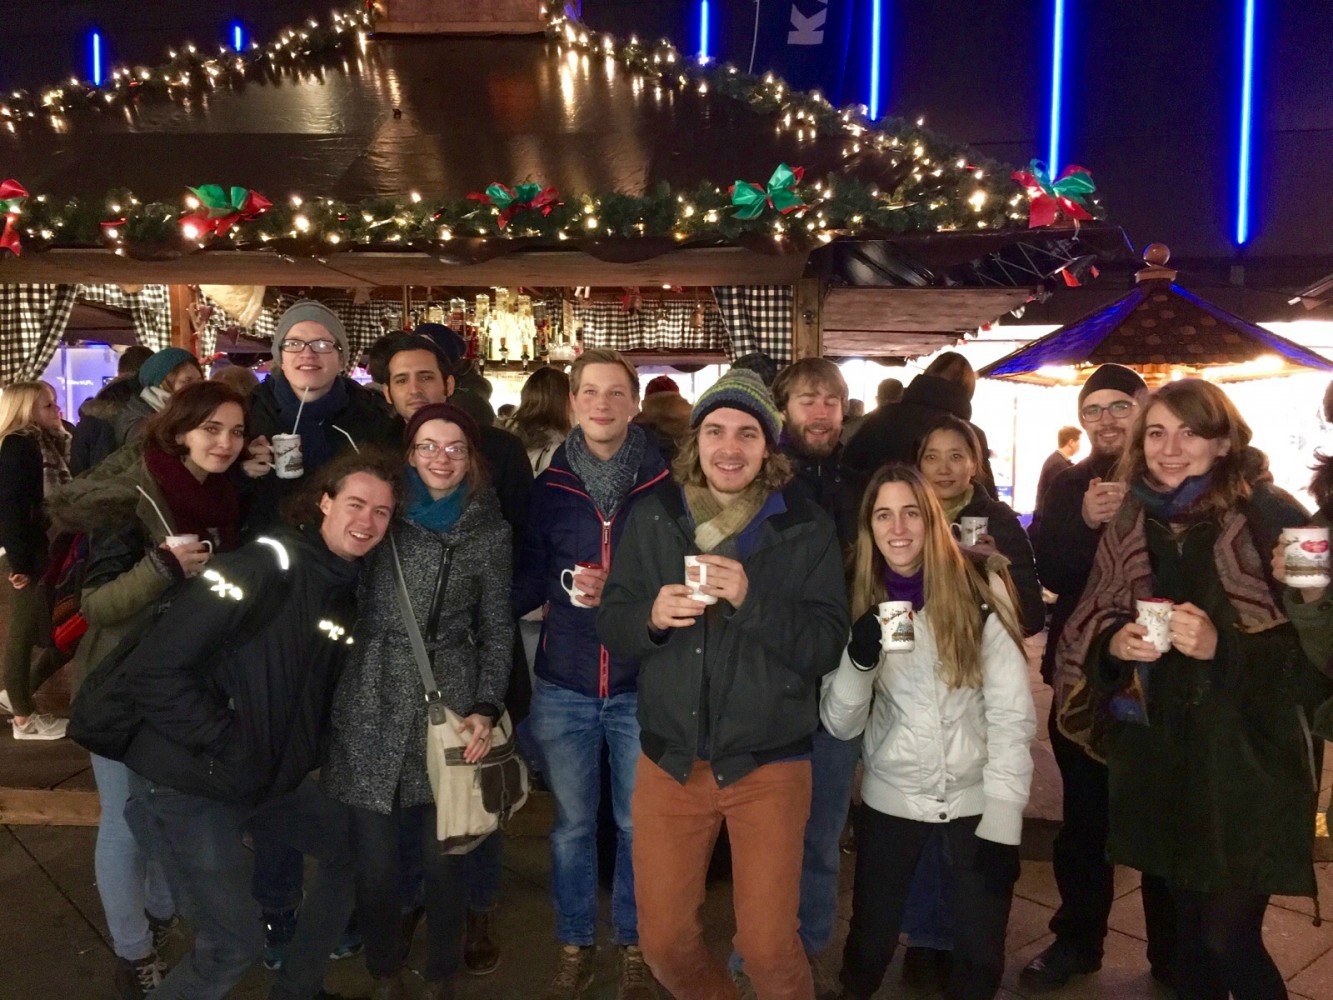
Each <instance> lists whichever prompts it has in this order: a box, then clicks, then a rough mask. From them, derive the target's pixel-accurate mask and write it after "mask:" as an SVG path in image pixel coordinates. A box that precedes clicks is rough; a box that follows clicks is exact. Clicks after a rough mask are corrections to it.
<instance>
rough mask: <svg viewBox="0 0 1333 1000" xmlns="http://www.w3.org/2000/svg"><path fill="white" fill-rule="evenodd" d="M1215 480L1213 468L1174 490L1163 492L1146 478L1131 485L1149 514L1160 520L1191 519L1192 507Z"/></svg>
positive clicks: (1132, 491)
mask: <svg viewBox="0 0 1333 1000" xmlns="http://www.w3.org/2000/svg"><path fill="white" fill-rule="evenodd" d="M1212 481H1213V470H1212V469H1209V470H1208V471H1207V472H1205V473H1204V474H1203V475H1202V476H1190V477H1189V478H1187V479H1186V480H1185V481H1184V482H1183V483H1181V484H1180V485H1179V486H1177V487H1176V488H1175V489H1173V490H1168V491H1166V492H1163V491H1161V490H1155V489H1153V488H1152V487H1151V486H1149V485H1148V484H1147V483H1146V482H1145V481H1144V480H1142V479H1139V480H1137V481H1135V482H1134V483H1132V484H1131V485H1130V487H1129V489H1130V492H1131V493H1133V494H1134V496H1135V498H1136V499H1137V500H1138V501H1139V503H1141V504H1143V509H1144V510H1145V511H1147V512H1148V516H1149V517H1152V518H1156V519H1157V520H1159V521H1165V522H1168V523H1169V522H1171V521H1187V520H1190V516H1189V513H1190V508H1191V507H1193V506H1194V502H1195V501H1196V500H1198V499H1199V497H1201V496H1203V495H1204V494H1205V493H1207V492H1208V487H1209V486H1210V485H1211V484H1212Z"/></svg>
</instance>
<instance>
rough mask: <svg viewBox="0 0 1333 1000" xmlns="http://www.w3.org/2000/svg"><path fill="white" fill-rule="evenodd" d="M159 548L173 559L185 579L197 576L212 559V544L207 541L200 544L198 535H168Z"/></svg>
mask: <svg viewBox="0 0 1333 1000" xmlns="http://www.w3.org/2000/svg"><path fill="white" fill-rule="evenodd" d="M161 548H164V549H166V550H167V551H168V552H170V553H171V554H172V556H174V557H175V559H176V562H178V563H179V564H180V568H181V572H182V573H184V574H185V575H186V576H187V577H191V576H198V575H199V574H200V573H201V572H203V569H204V567H205V566H206V565H208V560H209V559H211V558H213V543H212V542H210V541H208V540H207V539H205V540H204V541H202V542H201V541H200V540H199V536H198V535H168V536H167V539H166V541H164V542H163V543H162V545H161Z"/></svg>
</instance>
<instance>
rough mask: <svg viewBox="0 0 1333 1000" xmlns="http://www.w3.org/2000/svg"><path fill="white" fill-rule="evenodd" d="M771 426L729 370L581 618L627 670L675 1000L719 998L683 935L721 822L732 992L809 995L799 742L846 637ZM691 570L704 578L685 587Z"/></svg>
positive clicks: (807, 513)
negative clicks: (738, 981)
mask: <svg viewBox="0 0 1333 1000" xmlns="http://www.w3.org/2000/svg"><path fill="white" fill-rule="evenodd" d="M781 421H782V417H781V414H780V413H779V412H778V410H777V407H776V406H775V405H774V403H773V398H772V396H770V395H769V393H768V390H767V389H766V388H765V387H764V385H763V383H762V382H761V381H760V380H759V378H758V377H757V376H756V375H754V373H752V372H748V371H738V370H736V369H732V370H731V371H730V372H728V373H727V374H726V375H724V376H723V377H722V378H721V379H719V380H718V381H717V382H716V383H715V384H714V385H713V386H711V387H710V388H709V389H708V390H707V391H705V392H704V393H703V395H701V396H700V397H699V401H698V402H697V403H696V404H695V406H694V410H693V411H692V415H691V424H692V427H693V429H694V431H693V433H692V434H691V436H690V437H688V438H687V439H686V440H685V442H684V443H683V444H682V446H681V451H680V454H679V455H677V457H676V465H675V470H676V477H677V482H675V483H663V484H661V485H659V486H658V487H657V488H656V489H654V491H653V492H651V493H649V494H648V495H646V496H645V497H644V498H643V500H641V501H640V502H639V504H638V505H637V506H636V507H635V508H634V511H633V512H632V513H631V515H630V521H629V524H628V526H627V527H626V530H625V535H624V537H623V538H622V539H621V543H620V548H619V550H618V551H617V557H616V561H615V562H614V563H612V565H611V573H610V577H609V579H608V580H607V583H606V587H605V590H604V591H603V593H602V599H601V600H602V604H601V612H600V614H599V615H598V619H597V631H598V634H599V636H600V637H601V639H602V642H603V643H605V645H606V647H607V649H609V650H610V651H611V653H612V654H613V655H617V656H629V657H637V658H639V659H640V661H641V667H640V673H639V723H640V726H641V729H642V746H643V754H642V756H641V757H640V758H639V766H638V773H637V775H636V778H635V787H634V798H633V822H634V874H635V895H636V898H637V901H638V906H639V935H640V942H641V944H642V947H643V951H644V955H645V957H646V958H647V961H648V964H649V966H650V967H651V968H652V970H653V972H654V974H655V975H656V976H657V978H658V980H659V981H660V982H661V983H662V984H663V985H664V986H665V987H666V988H667V989H669V990H670V991H671V992H672V994H673V995H675V996H678V997H695V996H699V997H702V996H708V997H721V996H730V995H732V994H733V993H734V989H735V987H734V986H733V984H732V982H731V978H730V977H729V976H728V974H727V969H726V967H725V966H724V965H723V964H722V963H720V962H718V961H717V959H716V958H714V957H713V956H712V955H711V954H710V952H709V950H708V949H707V947H705V945H704V941H703V934H702V930H701V927H700V924H699V907H700V905H701V904H702V903H703V900H704V892H705V876H706V874H707V868H708V858H709V855H710V854H711V853H712V849H713V844H714V843H715V841H716V839H717V834H718V830H719V828H720V827H721V825H722V822H723V820H724V819H725V820H726V823H727V829H728V834H729V836H730V839H731V854H732V874H733V878H732V886H733V894H734V898H735V903H734V905H735V910H736V938H735V942H736V948H737V951H738V952H739V953H740V956H741V958H742V959H744V961H745V971H746V974H747V975H748V976H749V977H750V980H751V981H752V982H753V984H754V986H755V989H756V992H757V993H758V995H759V996H760V997H768V998H788V1000H810V998H811V997H813V995H814V986H813V982H812V978H811V970H810V965H809V962H808V961H807V960H806V956H805V951H804V949H803V948H802V946H801V938H800V934H799V925H798V918H797V908H798V903H799V897H800V882H801V854H802V841H803V833H804V828H805V822H806V819H807V817H808V815H809V811H810V781H811V778H810V770H811V768H810V753H811V735H812V734H813V733H814V731H815V727H816V725H817V724H818V720H819V716H818V705H817V702H818V693H819V681H820V678H821V677H822V676H823V675H824V674H826V673H828V672H829V671H831V670H833V669H834V668H835V667H836V666H837V664H838V659H839V657H840V655H841V653H842V648H843V646H844V645H845V643H846V640H847V633H848V628H849V623H848V611H847V594H846V587H845V585H844V582H843V571H842V553H841V549H840V546H839V545H838V539H837V536H836V533H835V531H834V527H833V522H832V521H831V520H830V519H829V517H828V515H827V514H825V513H824V512H823V511H822V510H820V509H819V507H818V506H817V505H816V504H815V503H814V502H813V501H812V500H811V499H810V498H809V496H808V495H807V494H806V493H805V491H804V490H793V489H789V488H788V486H789V484H790V482H791V469H790V465H789V463H788V461H787V459H786V458H785V457H784V456H782V455H781V454H779V452H778V434H779V431H780V427H781ZM700 553H703V554H702V555H700ZM687 556H697V557H698V560H699V562H700V563H702V564H704V565H705V566H706V567H707V568H706V573H707V577H706V579H703V578H701V577H699V576H698V575H697V573H698V571H697V570H691V571H690V575H689V577H688V578H687V575H686V573H687V571H686V564H685V558H686V557H687Z"/></svg>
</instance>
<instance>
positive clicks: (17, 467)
mask: <svg viewBox="0 0 1333 1000" xmlns="http://www.w3.org/2000/svg"><path fill="white" fill-rule="evenodd" d="M68 481H69V432H68V431H66V430H65V425H64V423H63V422H62V421H61V419H60V407H59V405H57V403H56V391H55V389H53V388H51V386H50V385H48V384H47V383H46V382H15V383H14V384H13V385H10V386H7V387H5V388H4V389H3V390H0V548H3V549H4V550H5V562H6V567H5V568H6V570H7V573H8V579H9V585H10V586H11V587H12V588H14V593H13V595H12V596H11V597H10V605H9V637H8V641H7V642H6V644H5V672H4V681H5V690H3V691H0V710H3V711H5V712H8V713H10V714H12V715H13V716H14V719H13V729H14V739H16V740H58V739H61V738H62V737H63V736H64V735H65V727H66V725H67V722H66V721H65V720H64V719H57V718H55V717H54V716H52V715H38V714H37V709H36V705H35V703H34V702H33V695H34V694H35V693H36V691H37V689H38V688H40V687H41V686H42V685H43V684H44V683H46V681H47V679H48V678H50V677H51V675H52V674H54V673H55V672H56V671H57V670H59V669H60V667H61V665H62V664H63V662H64V661H63V660H62V659H61V657H60V656H59V655H58V654H57V652H56V650H55V649H54V648H52V647H51V646H50V645H49V643H50V636H51V609H50V608H49V607H48V606H47V596H46V593H45V592H44V590H43V588H42V586H41V579H42V574H43V573H44V572H45V571H46V568H47V545H48V542H49V539H48V537H47V524H46V518H45V517H44V516H43V514H42V498H43V497H44V496H45V495H46V494H48V493H50V492H51V491H52V490H54V489H55V488H56V487H57V486H59V485H60V484H61V483H64V482H68ZM40 646H45V647H46V648H45V649H43V650H42V652H41V654H40V656H39V657H38V659H37V662H36V663H35V664H34V663H33V660H32V654H33V651H34V650H35V649H37V648H38V647H40Z"/></svg>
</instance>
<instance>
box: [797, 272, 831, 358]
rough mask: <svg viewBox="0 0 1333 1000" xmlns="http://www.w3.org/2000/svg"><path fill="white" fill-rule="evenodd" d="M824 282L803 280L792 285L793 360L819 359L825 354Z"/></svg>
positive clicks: (811, 279)
mask: <svg viewBox="0 0 1333 1000" xmlns="http://www.w3.org/2000/svg"><path fill="white" fill-rule="evenodd" d="M823 291H824V289H823V282H821V281H820V280H819V279H818V278H802V279H801V280H800V281H797V282H795V283H794V284H793V285H792V293H793V294H792V297H791V311H792V319H791V329H792V339H791V359H792V360H793V361H800V360H801V359H802V358H817V357H820V356H821V354H822V353H823V348H824V343H823V329H824V327H823V321H822V314H823V303H824V295H823Z"/></svg>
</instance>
